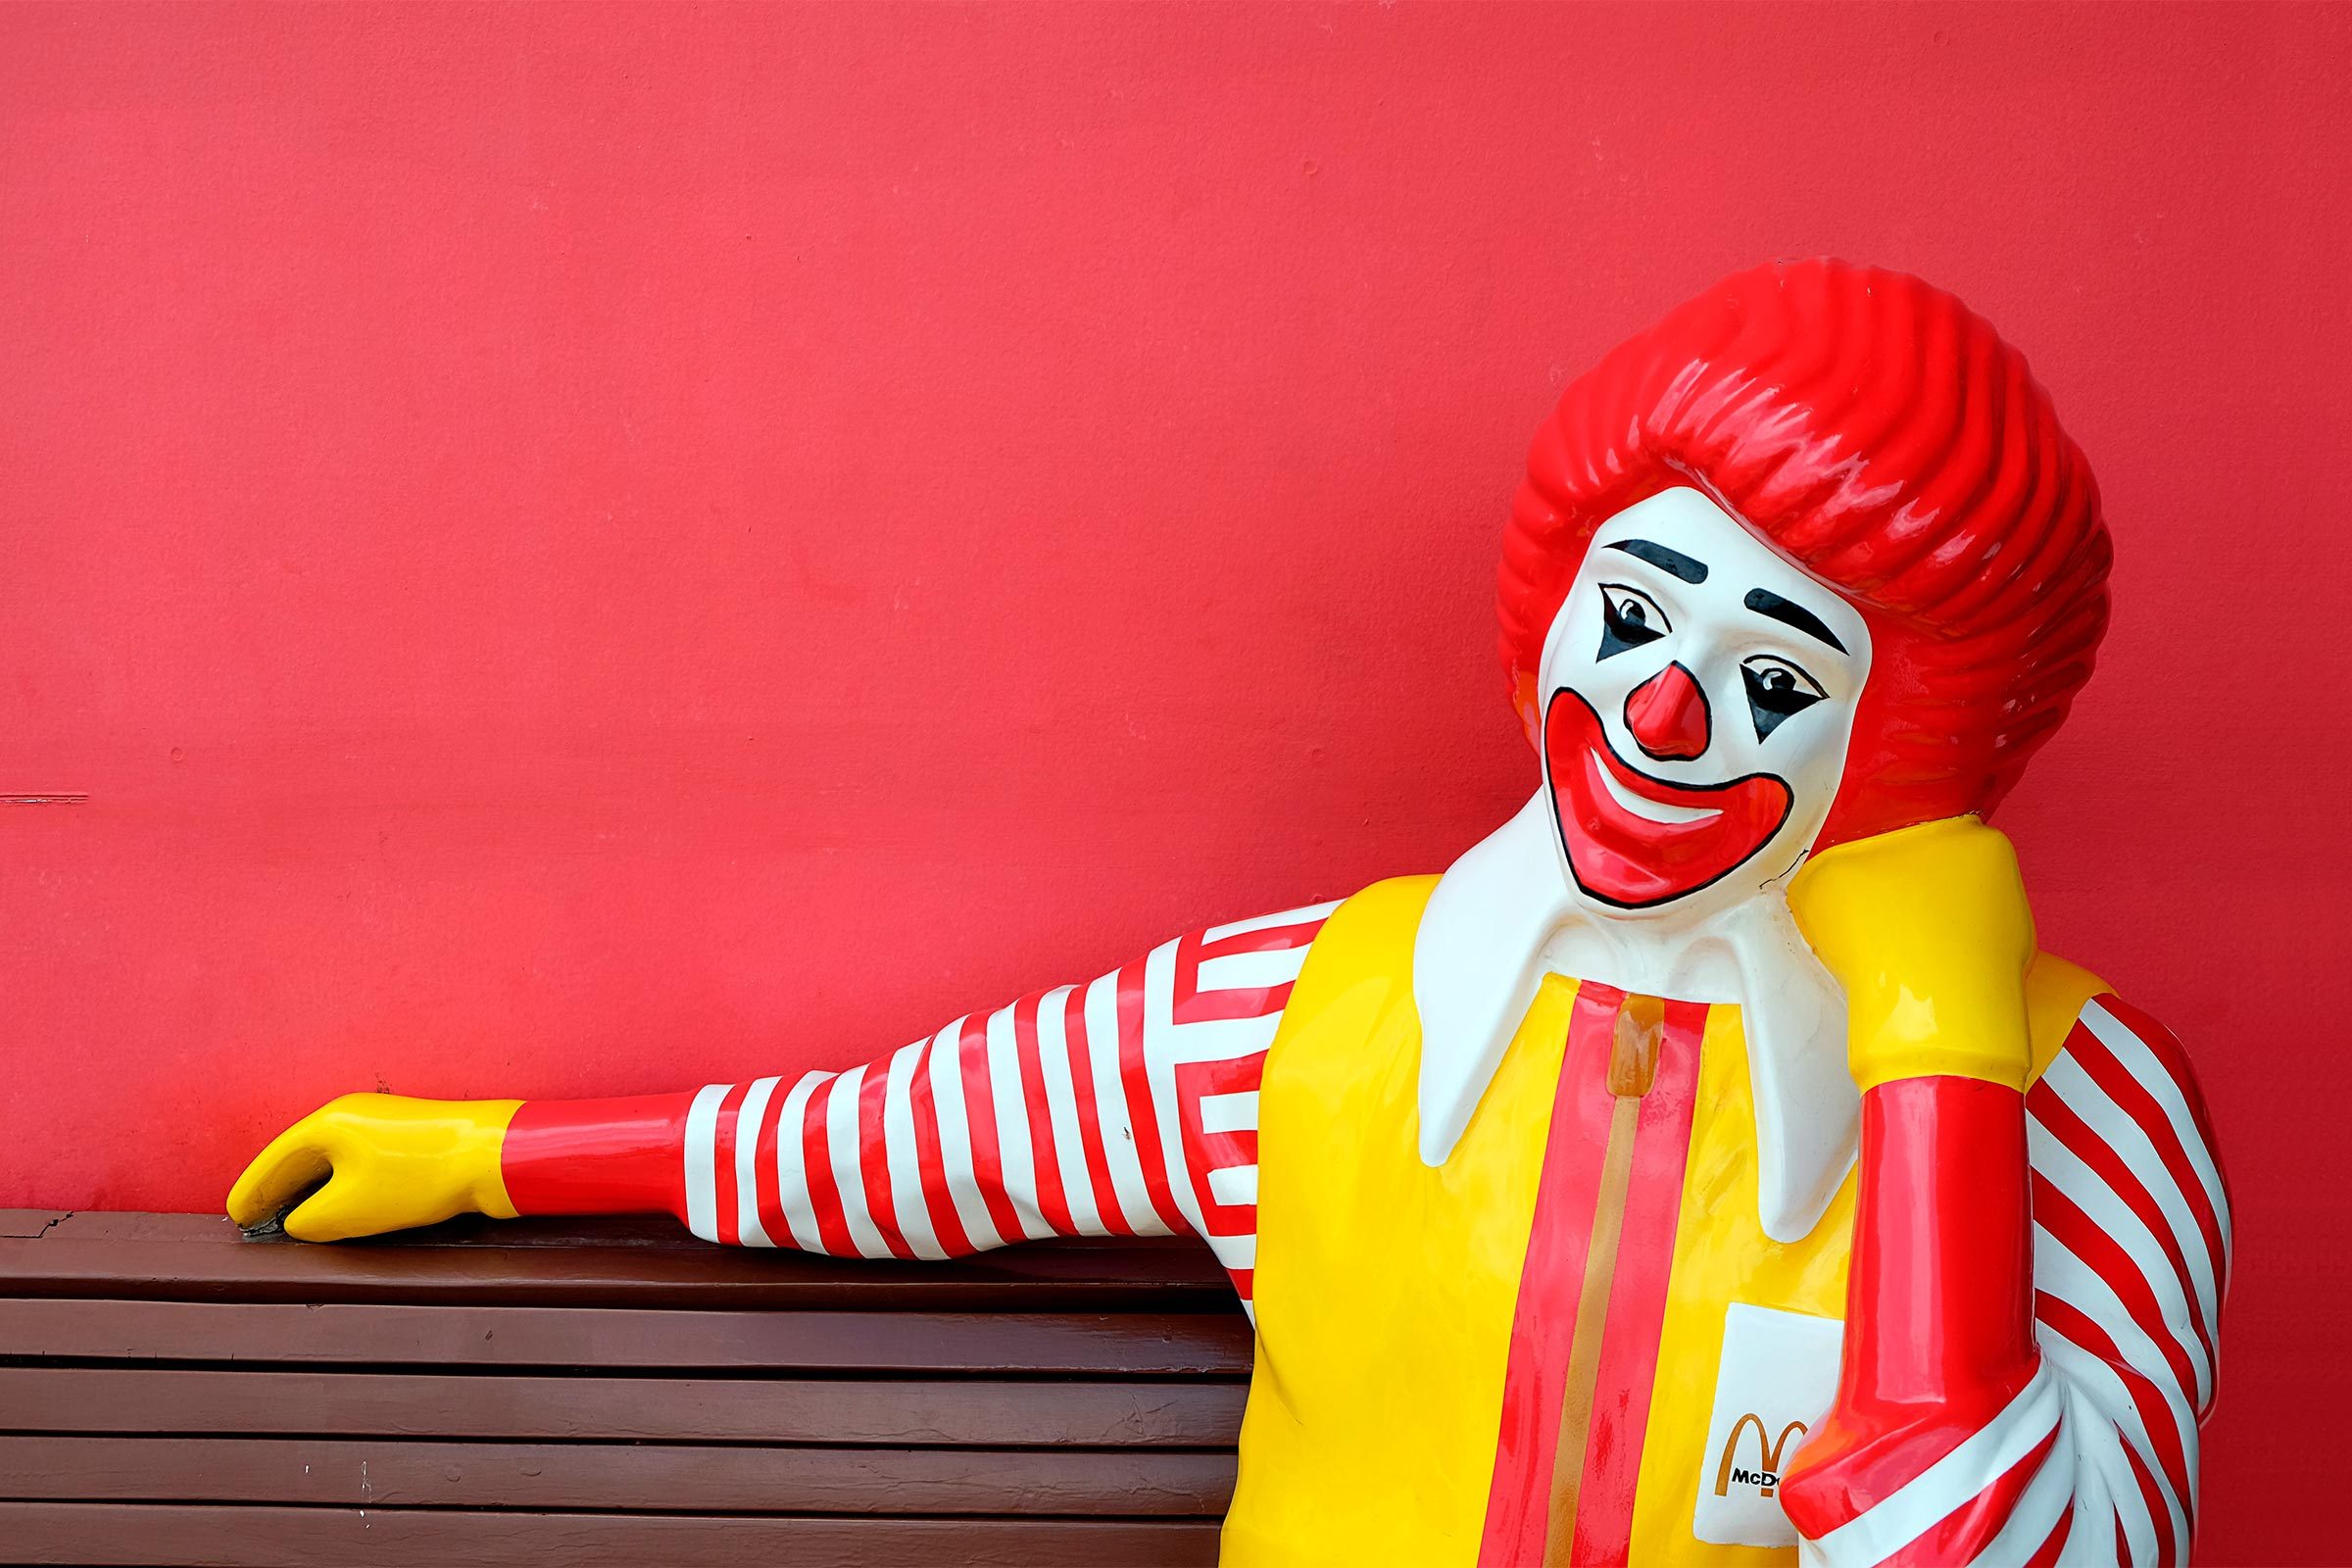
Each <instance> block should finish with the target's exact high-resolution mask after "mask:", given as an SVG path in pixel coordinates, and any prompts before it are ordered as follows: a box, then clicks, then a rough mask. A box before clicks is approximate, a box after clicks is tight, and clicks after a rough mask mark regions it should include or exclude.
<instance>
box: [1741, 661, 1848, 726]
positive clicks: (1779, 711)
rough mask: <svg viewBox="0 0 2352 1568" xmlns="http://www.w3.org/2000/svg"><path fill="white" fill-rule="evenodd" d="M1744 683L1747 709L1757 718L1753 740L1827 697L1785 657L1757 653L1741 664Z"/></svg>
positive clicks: (1817, 685) (1812, 679) (1814, 681)
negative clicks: (1793, 714) (1778, 657)
mask: <svg viewBox="0 0 2352 1568" xmlns="http://www.w3.org/2000/svg"><path fill="white" fill-rule="evenodd" d="M1740 677H1741V678H1742V679H1743V680H1744V681H1745V682H1746V683H1747V711H1748V712H1749V713H1750V714H1751V715H1753V716H1754V718H1755V721H1756V739H1758V740H1762V739H1763V738H1764V737H1765V736H1767V735H1769V734H1771V733H1772V732H1773V731H1774V730H1776V729H1779V728H1780V727H1781V720H1783V719H1785V718H1787V717H1789V715H1790V714H1791V713H1801V712H1803V711H1805V710H1806V709H1808V708H1811V707H1812V706H1813V705H1814V704H1815V703H1818V702H1820V701H1821V700H1822V699H1823V698H1825V697H1827V696H1829V693H1828V692H1825V691H1823V690H1822V689H1821V682H1819V681H1817V680H1815V679H1814V678H1813V677H1812V676H1810V675H1808V674H1806V673H1805V672H1804V671H1803V670H1802V669H1799V668H1798V667H1797V666H1796V665H1794V664H1791V663H1790V662H1789V661H1787V660H1786V659H1775V658H1773V657H1772V656H1771V655H1769V654H1758V655H1756V657H1755V658H1753V659H1750V660H1749V661H1748V662H1745V663H1743V664H1741V665H1740Z"/></svg>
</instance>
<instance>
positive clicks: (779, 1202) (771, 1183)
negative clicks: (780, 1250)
mask: <svg viewBox="0 0 2352 1568" xmlns="http://www.w3.org/2000/svg"><path fill="white" fill-rule="evenodd" d="M788 1093H789V1090H788V1089H787V1087H786V1085H785V1083H784V1081H783V1080H782V1079H778V1080H777V1081H776V1087H775V1088H774V1089H773V1090H771V1091H769V1093H768V1097H767V1106H766V1108H765V1109H764V1110H762V1111H761V1112H760V1136H759V1141H758V1142H757V1143H755V1144H754V1145H753V1146H752V1201H753V1203H754V1204H755V1205H756V1206H757V1207H758V1209H759V1214H760V1229H761V1230H763V1231H765V1232H766V1233H767V1239H768V1240H769V1241H771V1242H773V1243H775V1244H776V1246H778V1247H790V1246H792V1245H793V1240H792V1227H791V1226H790V1225H787V1224H786V1223H785V1222H784V1189H783V1182H782V1179H781V1178H780V1176H779V1174H778V1172H777V1167H776V1140H777V1139H779V1138H782V1137H784V1136H786V1131H785V1127H784V1101H785V1098H786V1096H787V1094H788Z"/></svg>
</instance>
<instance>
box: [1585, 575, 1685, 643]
mask: <svg viewBox="0 0 2352 1568" xmlns="http://www.w3.org/2000/svg"><path fill="white" fill-rule="evenodd" d="M1672 630H1674V627H1673V626H1672V625H1671V624H1669V623H1668V621H1667V619H1666V613H1665V612H1664V611H1662V610H1660V609H1659V608H1658V602H1657V601H1656V600H1655V599H1652V598H1650V597H1649V595H1647V594H1645V593H1643V592H1642V590H1641V589H1639V588H1629V587H1627V586H1626V585H1625V584H1624V583H1621V582H1604V583H1602V584H1601V585H1600V652H1599V653H1597V654H1595V655H1593V659H1594V660H1596V661H1597V660H1602V659H1607V658H1609V657H1610V656H1611V655H1613V654H1622V653H1624V652H1625V651H1626V650H1627V649H1628V648H1639V647H1641V646H1642V644H1643V643H1654V642H1656V641H1657V640H1658V639H1659V638H1661V637H1663V636H1665V635H1666V634H1667V633H1668V632H1670V631H1672Z"/></svg>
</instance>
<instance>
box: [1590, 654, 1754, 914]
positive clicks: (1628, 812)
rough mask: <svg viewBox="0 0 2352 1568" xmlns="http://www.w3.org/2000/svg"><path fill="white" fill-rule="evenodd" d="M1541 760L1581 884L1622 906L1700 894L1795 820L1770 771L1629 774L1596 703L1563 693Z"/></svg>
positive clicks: (1633, 905)
mask: <svg viewBox="0 0 2352 1568" xmlns="http://www.w3.org/2000/svg"><path fill="white" fill-rule="evenodd" d="M1544 760H1545V762H1546V763H1547V764H1548V765H1549V767H1550V770H1551V809H1552V810H1553V812H1554V813H1555V814H1556V815H1557V816H1558V818H1559V825H1560V842H1561V844H1562V845H1563V846H1565V847H1566V849H1567V851H1568V869H1569V870H1570V871H1571V872H1573V873H1574V874H1575V876H1576V885H1577V886H1578V887H1580V888H1583V889H1584V890H1585V891H1586V892H1587V893H1589V894H1591V895H1592V896H1593V898H1596V899H1598V900H1600V901H1601V902H1602V903H1604V904H1614V905H1617V906H1619V907H1624V908H1630V909H1638V908H1642V907H1646V906H1649V905H1653V904H1663V903H1665V902H1666V901H1667V900H1669V899H1678V898H1681V897H1682V896H1683V895H1684V894H1686V893H1695V892H1696V891H1697V890H1698V889H1700V888H1703V887H1705V886H1706V885H1707V884H1709V883H1710V882H1714V881H1716V880H1718V879H1720V878H1721V877H1723V876H1725V875H1727V874H1728V873H1729V872H1730V871H1731V870H1732V868H1733V867H1734V866H1736V865H1738V864H1739V863H1740V861H1742V860H1744V859H1746V858H1748V857H1749V856H1751V855H1753V854H1755V853H1756V851H1758V850H1760V849H1762V848H1763V847H1764V844H1765V841H1767V840H1768V839H1770V838H1771V837H1772V836H1773V834H1775V833H1777V832H1779V831H1780V826H1781V824H1782V823H1783V822H1785V821H1787V820H1788V817H1789V801H1790V797H1789V786H1788V785H1787V784H1785V783H1783V782H1782V781H1781V780H1780V779H1779V778H1777V777H1775V776H1774V775H1773V774H1770V773H1750V774H1748V775H1747V776H1746V777H1745V778H1736V779H1733V780H1731V781H1730V782H1728V783H1724V784H1701V785H1685V784H1669V783H1667V782H1666V781H1665V780H1664V779H1658V778H1651V777H1650V776H1649V775H1648V774H1646V773H1642V772H1637V771H1636V770H1635V769H1633V768H1631V767H1628V766H1627V765H1626V764H1625V762H1624V761H1623V760H1621V759H1620V758H1619V757H1618V756H1617V754H1616V753H1615V752H1614V751H1612V750H1610V748H1609V742H1608V737H1607V736H1606V735H1604V734H1603V733H1602V732H1601V725H1600V715H1599V714H1598V713H1596V712H1594V711H1593V705H1592V704H1590V703H1588V702H1586V701H1585V700H1584V699H1583V698H1582V697H1580V696H1578V695H1577V694H1576V693H1575V692H1572V691H1569V690H1567V689H1566V688H1565V687H1563V688H1562V689H1560V690H1559V691H1556V692H1554V693H1552V697H1551V706H1550V708H1549V709H1548V710H1547V711H1545V713H1544Z"/></svg>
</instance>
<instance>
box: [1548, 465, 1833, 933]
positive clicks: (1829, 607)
mask: <svg viewBox="0 0 2352 1568" xmlns="http://www.w3.org/2000/svg"><path fill="white" fill-rule="evenodd" d="M1869 673H1870V629H1869V627H1868V625H1867V624H1866V623H1865V622H1864V620H1863V619H1862V616H1861V613H1859V612H1857V611H1856V610H1855V609H1854V608H1853V607H1852V606H1851V605H1849V604H1847V603H1846V602H1845V601H1844V600H1843V599H1842V598H1840V597H1839V596H1838V594H1837V593H1835V592H1833V591H1832V590H1830V589H1828V588H1826V587H1824V586H1822V585H1821V584H1820V583H1818V582H1816V581H1815V580H1814V579H1813V578H1811V577H1809V576H1807V575H1806V574H1805V573H1804V572H1802V571H1800V570H1799V569H1797V568H1796V567H1795V566H1793V565H1791V564H1789V563H1788V562H1787V561H1785V560H1783V559H1782V558H1781V557H1780V556H1779V555H1777V554H1776V553H1775V552H1774V551H1773V550H1772V549H1771V548H1770V547H1769V546H1767V545H1766V544H1765V543H1764V542H1763V541H1762V540H1760V539H1758V538H1757V537H1756V536H1755V535H1753V534H1751V533H1749V532H1748V531H1747V529H1746V528H1744V527H1742V526H1741V525H1740V522H1739V521H1738V520H1737V519H1736V518H1734V517H1732V516H1731V515H1729V514H1727V513H1725V512H1724V511H1723V509H1721V508H1720V507H1718V506H1716V505H1715V503H1714V502H1712V501H1710V500H1708V499H1707V497H1706V496H1704V495H1702V494H1701V493H1699V492H1698V491H1696V490H1693V489H1690V488H1687V487H1686V488H1677V489H1673V490H1668V491H1665V492H1663V493H1662V494H1659V495H1655V496H1652V497H1650V498H1649V499H1648V500H1646V501H1642V502H1640V503H1638V504H1637V505H1635V506H1631V507H1628V508H1627V509H1626V510H1625V511H1623V512H1621V513H1619V514H1617V515H1615V516H1613V517H1611V518H1610V519H1609V520H1608V521H1607V522H1605V523H1603V524H1602V525H1601V527H1600V529H1599V531H1598V532H1596V533H1595V534H1594V535H1593V543H1592V547H1591V549H1590V550H1589V551H1588V552H1587V554H1586V556H1585V562H1584V565H1583V567H1582V569H1581V570H1579V571H1578V573H1577V578H1576V584H1575V586H1574V587H1573V588H1571V589H1570V590H1569V594H1568V598H1567V601H1566V603H1565V604H1563V605H1562V606H1561V607H1560V613H1559V614H1558V615H1557V616H1556V617H1554V619H1553V621H1552V624H1551V630H1550V632H1549V633H1548V634H1547V636H1546V637H1545V640H1544V662H1543V667H1542V670H1541V671H1540V676H1541V680H1542V689H1543V692H1544V780H1545V783H1546V784H1547V785H1548V787H1549V789H1550V792H1551V799H1552V806H1553V809H1554V812H1555V815H1556V817H1557V821H1558V824H1559V835H1558V839H1557V844H1558V848H1559V851H1560V854H1561V856H1562V858H1563V861H1564V864H1565V866H1566V869H1567V871H1568V875H1569V878H1570V880H1571V881H1572V882H1573V883H1574V885H1575V886H1576V888H1577V889H1578V890H1579V892H1580V893H1581V894H1582V895H1583V896H1584V897H1585V898H1586V899H1589V900H1592V901H1593V902H1595V903H1598V904H1600V905H1603V906H1606V907H1610V908H1612V909H1615V910H1619V911H1632V910H1643V909H1653V908H1659V907H1666V906H1675V907H1687V905H1688V904H1689V903H1690V902H1703V903H1706V904H1708V905H1710V906H1711V905H1713V904H1715V903H1717V902H1725V901H1729V900H1733V899H1738V898H1743V897H1745V896H1747V895H1748V894H1749V893H1752V892H1753V891H1754V890H1755V889H1756V888H1758V887H1760V886H1761V885H1763V884H1764V883H1766V882H1768V881H1770V880H1772V879H1773V878H1775V877H1778V876H1781V875H1783V874H1785V873H1787V872H1788V871H1789V870H1790V869H1791V868H1792V867H1793V866H1795V865H1796V863H1797V862H1798V860H1799V859H1800V858H1802V857H1803V854H1804V852H1805V849H1806V847H1807V846H1808V845H1810V844H1811V843H1812V842H1813V839H1814V837H1815V835H1816V834H1818V833H1819V832H1820V831H1821V826H1822V823H1823V822H1824V821H1825V820H1827V818H1828V816H1829V810H1830V805H1831V803H1832V801H1834V800H1835V799H1836V797H1837V794H1838V780H1839V777H1840V776H1841V775H1842V773H1843V772H1844V769H1845V751H1846V743H1847V741H1848V739H1849V738H1850V736H1851V735H1852V732H1853V719H1854V705H1855V703H1856V702H1857V701H1858V700H1859V698H1860V697H1861V694H1862V683H1863V681H1864V680H1865V679H1866V678H1867V677H1868V675H1869ZM1710 888H1715V889H1720V891H1719V892H1718V893H1717V894H1716V895H1715V896H1713V897H1712V898H1709V899H1706V900H1702V901H1693V895H1697V894H1699V893H1701V892H1702V890H1706V889H1710Z"/></svg>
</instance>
